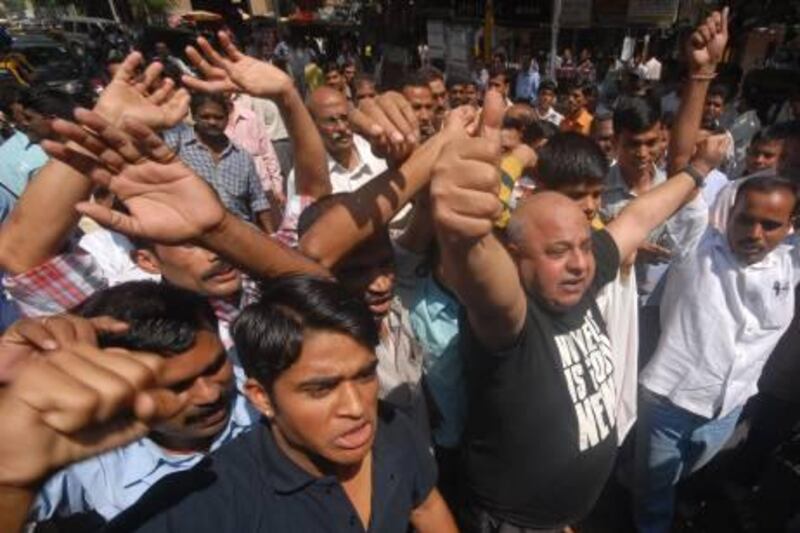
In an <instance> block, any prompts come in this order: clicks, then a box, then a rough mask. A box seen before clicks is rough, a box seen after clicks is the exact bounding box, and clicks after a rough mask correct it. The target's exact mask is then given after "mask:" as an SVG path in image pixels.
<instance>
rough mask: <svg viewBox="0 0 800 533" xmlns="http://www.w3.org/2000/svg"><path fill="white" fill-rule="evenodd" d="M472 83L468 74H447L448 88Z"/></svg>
mask: <svg viewBox="0 0 800 533" xmlns="http://www.w3.org/2000/svg"><path fill="white" fill-rule="evenodd" d="M470 83H472V82H471V81H470V79H469V78H468V77H467V76H464V75H463V74H458V73H455V74H450V75H448V76H447V90H450V89H452V88H453V87H455V86H456V85H469V84H470Z"/></svg>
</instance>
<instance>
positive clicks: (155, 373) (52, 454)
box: [0, 344, 208, 489]
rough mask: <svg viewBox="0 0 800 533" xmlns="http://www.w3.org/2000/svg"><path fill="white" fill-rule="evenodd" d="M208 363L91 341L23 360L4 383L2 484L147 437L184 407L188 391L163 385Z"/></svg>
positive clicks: (38, 477)
mask: <svg viewBox="0 0 800 533" xmlns="http://www.w3.org/2000/svg"><path fill="white" fill-rule="evenodd" d="M1 356H2V354H1V353H0V357H1ZM207 364H208V362H206V361H196V360H189V359H186V358H185V357H183V356H178V357H175V358H169V359H167V358H163V357H161V356H158V355H154V354H146V353H140V352H129V351H127V350H122V349H116V348H115V349H113V350H100V349H98V348H96V347H93V346H90V345H88V344H74V345H72V346H70V347H68V348H62V349H59V350H55V351H52V352H48V353H47V354H45V355H42V356H38V357H29V358H28V359H26V360H25V361H22V362H20V363H19V367H20V368H19V369H18V371H17V372H15V375H14V377H13V380H12V381H11V382H10V383H8V384H7V385H5V386H4V387H2V388H1V389H0V425H2V427H3V428H4V433H3V438H0V486H2V487H17V488H22V489H31V488H34V487H36V486H37V484H38V483H40V482H41V481H42V480H43V479H44V478H45V477H46V476H47V475H48V474H49V473H51V472H53V471H55V470H57V469H59V468H61V467H63V466H66V465H67V464H69V463H72V462H75V461H79V460H82V459H85V458H87V457H90V456H92V455H96V454H98V453H101V452H104V451H106V450H109V449H111V448H114V447H117V446H122V445H124V444H127V443H128V442H132V441H134V440H136V439H139V438H141V437H143V436H144V435H146V434H147V433H148V431H149V428H150V426H151V425H154V424H156V423H158V422H160V421H163V420H166V419H168V418H170V417H172V416H174V415H175V414H176V413H178V412H179V411H180V410H181V409H183V408H184V405H185V402H186V397H185V393H181V394H176V393H175V392H172V391H170V390H169V389H166V388H165V387H167V386H170V385H174V384H176V383H179V382H181V381H184V380H187V379H192V378H193V377H195V376H196V375H198V374H199V373H200V372H202V370H203V368H205V365H207Z"/></svg>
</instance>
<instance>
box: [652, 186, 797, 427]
mask: <svg viewBox="0 0 800 533" xmlns="http://www.w3.org/2000/svg"><path fill="white" fill-rule="evenodd" d="M724 196H725V195H723V194H721V195H720V198H719V200H718V202H724V201H725V200H726V199H725V198H724ZM669 225H670V229H671V233H672V236H673V238H674V239H675V240H676V243H677V246H676V247H675V250H674V251H675V255H674V257H673V260H672V266H671V268H670V271H669V274H668V277H667V284H666V288H665V291H664V295H663V300H662V303H661V330H662V332H661V337H660V339H659V342H658V347H657V348H656V351H655V354H654V355H653V358H652V360H651V361H650V363H649V364H648V365H647V367H646V368H645V369H644V371H643V372H642V375H641V377H640V379H639V382H640V383H641V384H642V385H643V386H644V387H646V388H647V389H649V390H650V391H652V392H654V393H656V394H660V395H662V396H665V397H666V398H668V399H669V400H670V401H671V402H672V403H673V404H675V405H677V406H678V407H681V408H683V409H686V410H688V411H691V412H693V413H695V414H698V415H700V416H703V417H706V418H713V417H718V416H719V417H721V416H725V415H727V414H728V413H730V412H731V411H733V410H734V409H736V408H737V407H739V406H741V405H743V404H744V403H745V402H746V401H747V399H748V398H749V397H750V396H752V395H753V394H755V393H756V391H757V385H756V384H757V381H758V377H759V376H760V374H761V370H762V368H763V366H764V364H765V363H766V361H767V358H768V357H769V355H770V353H772V350H773V349H774V348H775V345H776V344H778V341H779V340H780V338H781V336H782V335H783V333H784V332H785V331H786V329H787V328H788V326H789V323H790V322H791V320H792V315H793V314H794V287H795V285H796V284H797V282H798V279H799V278H800V252H798V248H797V247H796V244H797V240H796V236H791V237H789V238H788V239H787V240H786V241H784V243H782V244H780V245H779V246H778V247H777V248H775V249H774V250H773V251H772V252H770V253H769V255H767V257H766V258H764V259H763V260H762V261H760V262H758V263H755V264H752V265H744V264H742V263H740V262H739V260H738V259H737V258H736V257H735V256H734V254H733V252H732V251H731V249H730V246H729V244H728V240H727V238H726V236H725V234H724V233H721V232H720V231H719V230H718V229H716V228H715V227H714V226H713V225H710V224H709V222H708V206H707V205H706V203H705V201H704V200H703V197H702V195H698V197H697V198H695V200H694V201H692V202H691V203H690V204H688V205H687V206H686V207H684V208H683V209H682V210H681V211H680V212H679V213H678V214H677V215H676V216H675V217H674V219H673V220H672V221H671V222H670V223H669Z"/></svg>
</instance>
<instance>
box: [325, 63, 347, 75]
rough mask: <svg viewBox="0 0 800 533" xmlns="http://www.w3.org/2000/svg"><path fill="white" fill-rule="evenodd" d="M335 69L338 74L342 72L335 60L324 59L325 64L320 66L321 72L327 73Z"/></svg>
mask: <svg viewBox="0 0 800 533" xmlns="http://www.w3.org/2000/svg"><path fill="white" fill-rule="evenodd" d="M333 71H336V72H338V73H339V74H341V73H342V68H341V67H340V66H339V64H338V63H337V62H336V61H326V62H325V64H324V65H323V66H322V73H323V74H327V73H328V72H333Z"/></svg>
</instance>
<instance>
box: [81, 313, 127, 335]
mask: <svg viewBox="0 0 800 533" xmlns="http://www.w3.org/2000/svg"><path fill="white" fill-rule="evenodd" d="M89 322H90V323H91V324H92V327H94V329H95V331H98V332H102V333H124V332H126V331H128V328H129V326H128V324H127V323H125V322H123V321H122V320H117V319H116V318H113V317H110V316H96V317H92V318H90V319H89Z"/></svg>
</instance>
